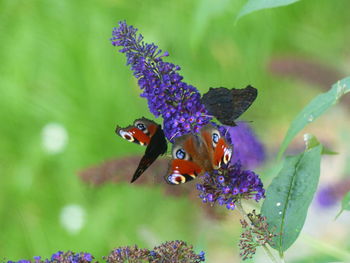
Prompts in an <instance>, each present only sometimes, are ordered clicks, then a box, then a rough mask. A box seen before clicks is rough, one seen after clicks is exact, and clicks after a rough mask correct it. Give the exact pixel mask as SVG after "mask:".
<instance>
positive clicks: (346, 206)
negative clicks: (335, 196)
mask: <svg viewBox="0 0 350 263" xmlns="http://www.w3.org/2000/svg"><path fill="white" fill-rule="evenodd" d="M344 210H347V211H350V192H347V193H346V194H345V196H344V198H343V200H342V201H341V209H340V211H339V213H338V214H337V216H336V217H335V219H337V218H338V217H339V216H340V215H341V213H343V211H344Z"/></svg>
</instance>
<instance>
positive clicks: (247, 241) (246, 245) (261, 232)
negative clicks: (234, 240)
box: [239, 210, 276, 260]
mask: <svg viewBox="0 0 350 263" xmlns="http://www.w3.org/2000/svg"><path fill="white" fill-rule="evenodd" d="M248 218H249V221H250V222H249V223H248V222H247V221H246V220H241V225H242V228H243V233H242V234H241V239H240V242H239V248H240V256H241V258H242V259H243V260H246V259H249V258H252V257H253V256H254V255H255V253H256V249H257V248H258V247H260V246H265V245H266V244H273V238H274V237H275V236H276V234H273V233H272V232H270V231H269V230H268V225H267V223H266V217H264V216H262V215H260V214H256V212H255V210H253V211H252V213H249V214H248Z"/></svg>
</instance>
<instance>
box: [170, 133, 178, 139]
mask: <svg viewBox="0 0 350 263" xmlns="http://www.w3.org/2000/svg"><path fill="white" fill-rule="evenodd" d="M178 134H179V132H176V133H175V134H174V135H173V136H172V137H171V138H170V140H169V141H172V139H174V138H175V137H176V135H178Z"/></svg>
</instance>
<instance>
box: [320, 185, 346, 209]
mask: <svg viewBox="0 0 350 263" xmlns="http://www.w3.org/2000/svg"><path fill="white" fill-rule="evenodd" d="M349 191H350V179H341V180H339V181H337V182H335V183H333V184H330V185H327V186H324V187H322V188H321V189H320V190H319V191H318V193H317V196H316V200H317V202H318V204H319V205H320V206H321V207H331V206H333V205H335V204H336V203H337V202H338V201H339V200H341V199H342V198H343V196H344V195H345V194H346V193H347V192H349Z"/></svg>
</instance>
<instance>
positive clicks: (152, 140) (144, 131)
mask: <svg viewBox="0 0 350 263" xmlns="http://www.w3.org/2000/svg"><path fill="white" fill-rule="evenodd" d="M115 132H116V133H117V134H118V135H119V136H121V137H122V138H124V139H125V140H128V141H129V142H133V143H137V144H140V145H143V146H147V148H146V151H145V154H144V155H143V157H142V158H141V160H140V163H139V165H138V167H137V169H136V171H135V173H134V175H133V177H132V179H131V183H132V182H134V181H136V180H137V178H139V177H140V176H141V174H142V173H143V172H144V171H145V170H146V169H147V168H148V167H149V166H150V165H151V164H152V163H153V162H154V161H155V160H156V159H157V158H158V156H159V155H163V154H164V153H166V151H167V149H168V145H167V141H166V138H165V135H164V132H163V130H162V128H161V126H160V125H158V124H157V123H155V122H154V121H151V120H148V119H146V118H141V119H137V120H135V121H134V124H133V125H130V126H128V127H126V128H121V127H119V126H117V127H116V130H115Z"/></svg>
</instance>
